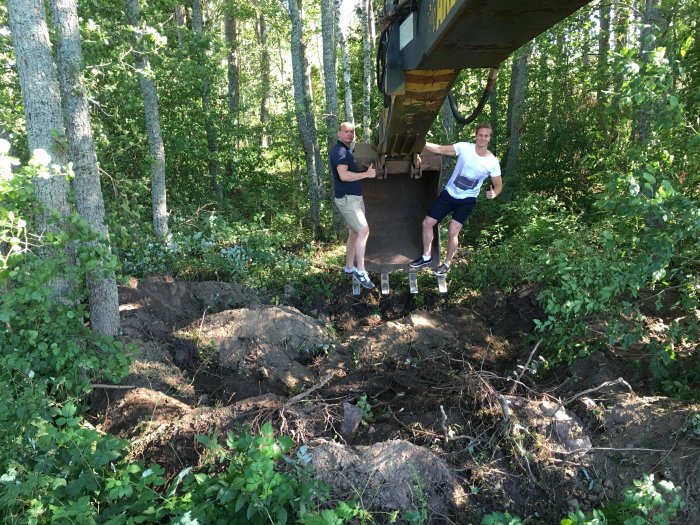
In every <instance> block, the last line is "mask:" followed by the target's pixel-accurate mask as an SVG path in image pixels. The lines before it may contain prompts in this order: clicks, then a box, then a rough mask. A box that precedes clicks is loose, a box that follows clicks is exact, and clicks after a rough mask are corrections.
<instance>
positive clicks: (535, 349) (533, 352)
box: [508, 339, 542, 395]
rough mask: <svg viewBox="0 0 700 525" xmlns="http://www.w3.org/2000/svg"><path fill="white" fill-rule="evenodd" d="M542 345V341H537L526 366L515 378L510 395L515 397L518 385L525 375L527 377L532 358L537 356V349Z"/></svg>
mask: <svg viewBox="0 0 700 525" xmlns="http://www.w3.org/2000/svg"><path fill="white" fill-rule="evenodd" d="M541 343H542V339H540V340H539V341H537V344H536V345H535V348H533V349H532V352H530V355H529V356H528V357H527V361H525V364H524V365H523V369H522V370H521V371H520V373H519V374H518V377H516V378H515V382H514V383H513V385H512V386H511V387H510V390H509V391H508V394H509V395H513V394H514V393H515V388H516V387H517V386H518V383H520V380H521V379H522V377H523V375H525V372H526V371H527V367H528V366H530V361H532V356H534V355H535V352H537V349H538V348H539V346H540V344H541Z"/></svg>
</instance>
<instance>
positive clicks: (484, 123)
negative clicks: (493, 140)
mask: <svg viewBox="0 0 700 525" xmlns="http://www.w3.org/2000/svg"><path fill="white" fill-rule="evenodd" d="M480 129H488V130H489V131H491V132H493V128H492V127H491V124H487V123H486V122H483V123H481V124H477V125H476V130H474V133H475V134H476V133H479V130H480Z"/></svg>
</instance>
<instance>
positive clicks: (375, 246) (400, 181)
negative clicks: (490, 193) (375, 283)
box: [354, 144, 442, 274]
mask: <svg viewBox="0 0 700 525" xmlns="http://www.w3.org/2000/svg"><path fill="white" fill-rule="evenodd" d="M354 155H355V160H356V161H357V164H358V166H364V168H366V167H368V166H369V165H370V164H371V163H374V165H375V166H376V165H377V160H376V153H375V152H374V148H373V147H372V146H371V145H369V144H358V145H357V146H356V148H355V152H354ZM364 168H361V169H364ZM441 168H442V161H441V158H440V156H439V155H433V154H431V153H424V154H423V155H421V157H420V166H415V165H413V164H412V162H411V160H410V158H405V159H402V160H396V159H390V160H387V161H386V165H385V168H384V176H383V178H376V179H364V180H363V181H362V195H363V198H364V201H365V214H366V217H367V222H368V223H369V228H370V234H369V240H368V241H367V250H366V252H365V268H366V269H367V270H369V271H371V272H377V273H384V274H388V273H391V272H394V271H397V270H408V263H410V262H411V261H412V260H414V259H415V258H416V257H418V256H419V255H421V254H422V253H423V240H422V223H423V218H424V217H425V213H426V212H427V211H428V206H430V204H431V203H432V202H433V201H434V200H435V199H436V198H437V195H438V191H439V182H440V172H441ZM433 233H434V236H433V244H432V256H433V264H432V266H433V267H435V266H437V265H438V264H439V260H440V242H439V232H438V229H437V226H436V227H435V228H434V231H433Z"/></svg>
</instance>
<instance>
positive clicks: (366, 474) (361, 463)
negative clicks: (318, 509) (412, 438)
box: [312, 440, 467, 517]
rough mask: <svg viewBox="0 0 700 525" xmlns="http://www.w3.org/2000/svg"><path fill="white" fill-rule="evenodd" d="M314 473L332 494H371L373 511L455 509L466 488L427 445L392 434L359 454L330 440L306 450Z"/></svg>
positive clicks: (432, 512) (451, 512)
mask: <svg viewBox="0 0 700 525" xmlns="http://www.w3.org/2000/svg"><path fill="white" fill-rule="evenodd" d="M312 457H313V459H312V465H313V467H314V470H315V472H316V475H317V476H318V477H319V478H320V479H321V480H323V481H324V482H325V483H327V484H328V485H330V486H332V487H333V488H334V492H335V494H336V495H337V496H340V497H343V496H349V497H357V494H365V495H371V497H367V498H366V499H365V500H364V501H366V502H368V503H367V504H368V505H369V506H370V507H371V509H370V510H374V511H395V510H398V511H401V512H405V511H411V510H418V511H420V510H425V511H427V513H428V516H430V517H432V516H445V515H448V516H449V515H455V513H456V512H457V511H458V509H459V508H460V507H463V506H464V505H465V504H466V502H467V494H466V493H465V492H464V490H463V489H462V487H461V485H460V483H459V480H458V479H457V477H456V476H455V474H454V473H453V472H452V470H450V468H449V467H448V466H447V464H446V463H445V462H444V461H443V460H442V459H441V458H439V457H438V456H436V455H435V454H433V453H432V452H430V451H429V450H427V449H425V448H422V447H419V446H416V445H413V444H411V443H408V442H407V441H401V440H393V441H384V442H381V443H376V444H374V445H372V446H371V447H369V448H367V449H366V450H364V451H363V452H362V453H361V454H357V453H355V452H353V451H352V450H351V449H350V448H348V447H346V446H343V445H339V444H338V443H335V442H327V443H325V444H323V445H320V446H318V447H316V448H314V449H313V450H312Z"/></svg>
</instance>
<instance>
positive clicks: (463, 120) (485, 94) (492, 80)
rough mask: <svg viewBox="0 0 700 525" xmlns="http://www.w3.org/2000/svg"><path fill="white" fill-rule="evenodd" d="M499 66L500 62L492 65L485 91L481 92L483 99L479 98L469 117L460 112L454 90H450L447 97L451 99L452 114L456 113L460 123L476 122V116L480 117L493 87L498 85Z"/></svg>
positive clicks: (462, 124)
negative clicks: (494, 65)
mask: <svg viewBox="0 0 700 525" xmlns="http://www.w3.org/2000/svg"><path fill="white" fill-rule="evenodd" d="M499 67H500V64H499V65H498V66H496V67H492V68H491V69H490V70H489V76H488V79H487V80H486V86H485V87H484V92H483V93H482V94H481V99H479V103H478V104H477V105H476V108H474V111H472V113H471V115H469V116H468V117H464V116H463V115H462V114H461V113H460V112H459V108H458V107H457V102H456V101H455V97H454V94H453V92H452V90H450V92H449V93H448V94H447V99H448V100H449V101H450V109H451V110H452V115H454V118H455V120H456V121H457V123H458V124H460V125H461V126H466V125H467V124H471V123H472V122H474V120H475V119H476V117H478V116H479V115H480V114H481V112H482V110H483V109H484V106H485V105H486V101H487V100H488V98H489V95H490V94H491V91H493V88H494V86H495V85H496V77H498V69H499Z"/></svg>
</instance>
